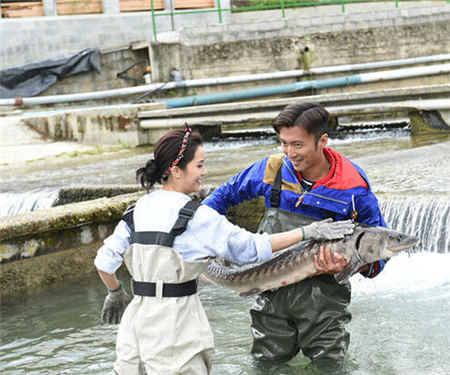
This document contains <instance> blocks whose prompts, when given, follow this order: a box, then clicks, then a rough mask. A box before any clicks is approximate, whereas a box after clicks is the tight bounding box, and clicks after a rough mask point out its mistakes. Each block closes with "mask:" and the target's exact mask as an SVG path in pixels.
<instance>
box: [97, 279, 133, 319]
mask: <svg viewBox="0 0 450 375" xmlns="http://www.w3.org/2000/svg"><path fill="white" fill-rule="evenodd" d="M119 283H120V288H119V289H116V290H108V295H107V296H106V298H105V302H104V303H103V308H102V321H103V322H104V323H109V324H119V323H120V320H121V319H122V315H123V312H124V311H125V307H127V305H128V303H129V302H130V300H131V299H130V296H129V295H128V294H127V293H126V292H125V290H123V283H122V281H121V280H119Z"/></svg>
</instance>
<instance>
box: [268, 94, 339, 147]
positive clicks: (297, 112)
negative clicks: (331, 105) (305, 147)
mask: <svg viewBox="0 0 450 375" xmlns="http://www.w3.org/2000/svg"><path fill="white" fill-rule="evenodd" d="M329 119H330V114H329V113H328V111H327V110H326V109H325V108H324V107H322V106H321V105H320V104H317V103H309V102H303V103H302V102H300V103H294V104H289V105H288V106H286V107H285V108H284V109H283V110H282V111H281V112H280V113H279V115H278V116H277V117H276V119H275V120H274V122H273V123H272V126H273V128H274V129H275V131H276V132H277V134H279V133H280V129H281V128H291V127H293V126H299V127H301V128H303V129H305V130H306V132H307V133H308V134H311V135H314V136H315V138H316V142H317V141H318V140H319V139H320V137H321V136H322V135H323V134H325V133H328V127H329Z"/></svg>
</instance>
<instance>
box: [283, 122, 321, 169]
mask: <svg viewBox="0 0 450 375" xmlns="http://www.w3.org/2000/svg"><path fill="white" fill-rule="evenodd" d="M280 141H281V150H282V151H283V153H284V154H285V155H286V156H287V157H288V158H289V160H291V162H292V164H293V166H294V168H295V170H296V171H298V172H302V173H305V174H311V173H310V172H311V171H314V168H315V166H318V165H319V162H320V161H321V160H322V158H323V157H324V155H323V148H324V147H325V146H326V145H327V142H328V135H327V134H324V135H322V136H321V137H320V138H319V140H318V141H317V142H316V138H315V136H314V135H312V134H308V133H307V132H306V130H305V129H303V128H301V127H299V126H292V127H290V128H284V127H282V128H281V129H280ZM312 174H314V173H312Z"/></svg>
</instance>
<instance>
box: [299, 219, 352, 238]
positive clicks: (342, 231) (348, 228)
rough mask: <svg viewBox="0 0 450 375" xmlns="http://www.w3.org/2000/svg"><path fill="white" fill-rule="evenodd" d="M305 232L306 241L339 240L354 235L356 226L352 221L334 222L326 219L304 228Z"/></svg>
mask: <svg viewBox="0 0 450 375" xmlns="http://www.w3.org/2000/svg"><path fill="white" fill-rule="evenodd" d="M303 230H304V232H305V236H304V237H305V238H303V239H304V240H315V241H319V240H337V239H341V238H344V236H345V235H346V234H352V233H353V231H354V230H355V224H353V223H352V221H351V220H345V221H333V220H332V219H325V220H321V221H314V222H312V223H311V224H309V225H307V226H305V227H303Z"/></svg>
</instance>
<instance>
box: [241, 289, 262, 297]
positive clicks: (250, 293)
mask: <svg viewBox="0 0 450 375" xmlns="http://www.w3.org/2000/svg"><path fill="white" fill-rule="evenodd" d="M261 292H262V290H261V289H259V288H254V289H251V290H249V291H248V292H241V293H239V296H241V297H252V296H256V295H257V294H260V293H261Z"/></svg>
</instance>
